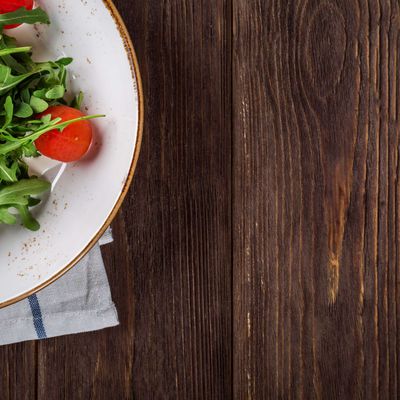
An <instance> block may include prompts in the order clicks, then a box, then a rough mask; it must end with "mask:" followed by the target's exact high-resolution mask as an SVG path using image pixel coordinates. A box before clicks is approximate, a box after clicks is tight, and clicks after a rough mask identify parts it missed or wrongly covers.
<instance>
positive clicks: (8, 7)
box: [0, 0, 33, 29]
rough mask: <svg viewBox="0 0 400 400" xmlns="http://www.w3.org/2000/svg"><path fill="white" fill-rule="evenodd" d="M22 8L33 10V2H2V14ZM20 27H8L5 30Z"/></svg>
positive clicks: (0, 12)
mask: <svg viewBox="0 0 400 400" xmlns="http://www.w3.org/2000/svg"><path fill="white" fill-rule="evenodd" d="M21 7H25V8H26V9H27V10H32V8H33V0H0V14H5V13H9V12H12V11H15V10H18V8H21ZM19 25H20V24H16V25H7V26H5V29H13V28H16V27H17V26H19Z"/></svg>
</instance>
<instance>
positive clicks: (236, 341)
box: [0, 0, 400, 400]
mask: <svg viewBox="0 0 400 400" xmlns="http://www.w3.org/2000/svg"><path fill="white" fill-rule="evenodd" d="M116 5H117V7H118V8H119V10H120V11H121V13H122V15H123V17H124V19H125V21H126V23H127V25H128V28H129V30H130V32H131V35H132V38H133V40H134V43H135V47H136V49H137V53H138V58H139V61H140V65H141V71H142V75H143V83H144V91H145V107H146V118H145V121H146V122H145V125H146V126H145V133H144V141H143V147H142V152H141V156H140V161H139V164H138V168H137V174H136V178H135V181H134V184H133V186H132V189H131V191H130V193H129V196H128V198H127V200H126V202H125V203H124V206H123V208H122V211H121V212H120V213H119V215H118V217H117V219H116V220H115V222H114V224H113V227H114V235H115V243H114V244H113V245H110V246H108V247H106V248H105V249H104V256H105V261H106V264H107V269H108V273H109V277H110V281H111V286H112V292H113V296H114V298H115V302H116V304H117V306H118V309H119V313H120V318H121V325H120V327H118V328H116V329H109V330H105V331H102V332H97V333H90V334H83V335H77V336H70V337H64V338H57V339H51V340H46V341H44V342H41V343H26V344H17V345H13V346H8V347H2V348H0V374H1V375H0V399H7V400H9V399H15V400H22V399H49V400H53V399H55V400H58V399H68V400H70V399H84V400H86V399H136V400H147V399H182V400H190V399H200V400H203V399H204V400H206V399H212V400H214V399H223V400H229V399H257V400H258V399H260V400H263V399H307V400H308V399H314V398H315V399H324V400H325V399H341V400H343V399H351V400H352V399H397V398H399V397H400V376H399V374H400V365H399V363H400V358H399V357H400V354H399V333H398V325H399V322H400V321H399V318H400V317H399V316H400V313H399V311H400V298H399V296H400V290H399V283H400V275H399V274H398V272H397V271H398V267H399V261H400V243H399V235H400V232H399V227H400V213H399V200H400V186H399V182H398V181H399V173H400V165H399V117H400V102H399V93H400V79H399V73H398V70H399V64H400V60H399V54H400V53H399V51H398V50H399V30H400V10H399V3H398V1H397V0H380V1H379V0H324V1H322V0H321V1H319V0H285V1H282V0H208V1H206V0H201V1H200V0H163V1H160V0H118V1H116ZM399 329H400V327H399Z"/></svg>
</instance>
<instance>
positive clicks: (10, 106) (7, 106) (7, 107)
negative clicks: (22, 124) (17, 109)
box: [3, 96, 14, 129]
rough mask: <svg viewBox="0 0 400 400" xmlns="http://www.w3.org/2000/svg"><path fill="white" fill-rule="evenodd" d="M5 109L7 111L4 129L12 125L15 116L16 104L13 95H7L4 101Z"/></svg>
mask: <svg viewBox="0 0 400 400" xmlns="http://www.w3.org/2000/svg"><path fill="white" fill-rule="evenodd" d="M4 110H5V112H6V118H5V121H4V124H3V129H4V128H6V127H7V126H8V125H10V123H11V121H12V119H13V116H14V104H13V101H12V99H11V96H7V98H6V101H5V103H4Z"/></svg>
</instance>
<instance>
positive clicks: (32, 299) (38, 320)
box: [29, 294, 47, 339]
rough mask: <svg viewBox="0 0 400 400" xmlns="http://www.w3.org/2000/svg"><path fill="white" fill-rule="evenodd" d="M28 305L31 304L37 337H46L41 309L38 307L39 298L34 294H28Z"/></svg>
mask: <svg viewBox="0 0 400 400" xmlns="http://www.w3.org/2000/svg"><path fill="white" fill-rule="evenodd" d="M29 305H30V306H31V311H32V316H33V325H34V326H35V330H36V334H37V336H38V338H39V339H46V338H47V334H46V329H45V328H44V324H43V319H42V310H41V309H40V304H39V299H38V298H37V296H36V294H33V295H32V296H29Z"/></svg>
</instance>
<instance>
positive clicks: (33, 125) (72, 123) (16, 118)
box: [0, 0, 104, 231]
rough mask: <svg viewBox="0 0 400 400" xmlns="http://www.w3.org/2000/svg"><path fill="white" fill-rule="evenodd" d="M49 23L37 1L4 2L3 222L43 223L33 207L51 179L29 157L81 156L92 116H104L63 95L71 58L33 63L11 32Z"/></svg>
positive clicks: (0, 59)
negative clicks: (22, 26) (35, 170)
mask: <svg viewBox="0 0 400 400" xmlns="http://www.w3.org/2000/svg"><path fill="white" fill-rule="evenodd" d="M24 23H26V24H36V23H42V24H49V23H50V20H49V17H48V15H47V14H46V12H45V11H43V10H42V9H41V8H33V0H2V1H1V3H0V223H1V224H10V225H12V224H16V223H22V225H24V226H25V227H26V228H28V229H30V230H33V231H34V230H38V229H39V227H40V225H39V223H38V221H37V220H36V219H35V218H34V217H33V216H32V214H31V208H32V207H34V206H36V205H37V204H39V203H40V201H41V200H40V197H38V196H40V195H42V194H43V193H45V192H46V191H48V190H49V189H50V187H51V183H50V182H49V181H47V180H45V179H43V178H41V177H37V176H34V175H31V174H30V170H29V159H31V158H32V157H39V156H42V155H43V156H46V157H49V158H51V159H54V160H58V161H60V162H63V163H66V162H72V161H77V160H79V159H80V158H82V157H83V156H84V155H85V154H86V153H87V151H88V149H89V147H90V144H91V142H92V136H93V133H92V126H91V122H90V120H91V119H93V118H99V117H103V116H104V115H85V114H84V113H83V112H81V111H80V108H81V105H82V101H83V94H82V93H78V94H77V95H76V96H75V98H74V99H73V101H70V102H68V101H67V100H66V99H65V94H66V92H67V82H68V79H67V78H68V77H67V67H68V65H69V64H71V62H72V61H73V60H72V58H67V57H65V58H61V59H58V60H54V61H45V62H35V61H33V59H32V48H31V47H29V46H24V45H23V44H19V43H17V42H16V40H15V39H14V38H13V37H12V36H11V33H12V31H11V30H12V29H14V28H16V27H18V26H19V25H20V24H24Z"/></svg>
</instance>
